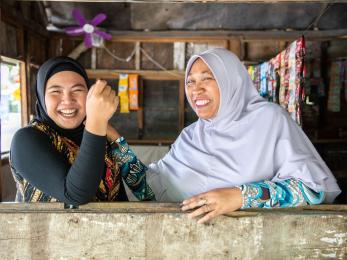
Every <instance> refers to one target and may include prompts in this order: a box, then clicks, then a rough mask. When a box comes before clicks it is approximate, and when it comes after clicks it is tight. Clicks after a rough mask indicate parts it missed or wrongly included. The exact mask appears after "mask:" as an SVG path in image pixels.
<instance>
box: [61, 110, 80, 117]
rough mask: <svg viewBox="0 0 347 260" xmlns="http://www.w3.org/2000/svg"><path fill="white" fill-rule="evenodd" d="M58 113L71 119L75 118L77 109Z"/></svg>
mask: <svg viewBox="0 0 347 260" xmlns="http://www.w3.org/2000/svg"><path fill="white" fill-rule="evenodd" d="M59 112H60V113H61V114H62V115H63V116H65V117H73V116H75V114H76V112H77V109H62V110H60V111H59Z"/></svg>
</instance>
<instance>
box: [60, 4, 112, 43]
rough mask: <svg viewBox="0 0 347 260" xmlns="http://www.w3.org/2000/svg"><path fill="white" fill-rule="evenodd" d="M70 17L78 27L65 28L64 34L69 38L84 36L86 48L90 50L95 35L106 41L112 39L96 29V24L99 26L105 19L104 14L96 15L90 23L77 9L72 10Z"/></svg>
mask: <svg viewBox="0 0 347 260" xmlns="http://www.w3.org/2000/svg"><path fill="white" fill-rule="evenodd" d="M72 15H73V17H74V18H75V20H76V21H77V22H78V24H79V25H80V26H79V27H69V28H66V29H65V32H66V33H67V34H69V35H71V36H77V35H82V34H84V45H85V46H86V47H87V48H90V47H92V46H93V36H95V35H97V36H99V37H101V38H103V39H106V40H111V39H112V36H111V35H110V34H108V33H106V32H103V31H100V30H98V29H97V27H96V26H97V25H98V24H100V23H101V22H103V21H104V20H105V19H106V18H107V16H106V15H105V14H103V13H100V14H98V15H97V16H95V17H94V18H93V20H91V21H90V22H89V21H87V20H86V19H85V18H84V17H83V15H82V14H81V11H80V10H78V9H74V10H73V11H72Z"/></svg>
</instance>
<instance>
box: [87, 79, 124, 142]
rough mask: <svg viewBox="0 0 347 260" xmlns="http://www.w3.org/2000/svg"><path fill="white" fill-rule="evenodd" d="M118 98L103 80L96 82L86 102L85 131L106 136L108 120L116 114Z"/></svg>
mask: <svg viewBox="0 0 347 260" xmlns="http://www.w3.org/2000/svg"><path fill="white" fill-rule="evenodd" d="M118 103H119V97H117V96H116V92H115V91H114V90H112V88H111V87H110V86H109V85H108V84H107V82H106V81H105V80H97V81H96V83H95V84H94V85H93V86H92V87H91V88H90V90H89V92H88V96H87V100H86V114H87V115H86V116H87V119H86V129H87V130H88V132H91V133H93V134H96V135H101V136H103V135H106V131H107V124H108V120H109V119H110V118H111V117H112V115H113V114H114V113H115V112H116V110H117V106H118Z"/></svg>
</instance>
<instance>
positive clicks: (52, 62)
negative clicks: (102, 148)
mask: <svg viewBox="0 0 347 260" xmlns="http://www.w3.org/2000/svg"><path fill="white" fill-rule="evenodd" d="M61 71H73V72H76V73H78V74H79V75H81V76H82V77H83V78H84V80H85V81H86V85H87V88H88V89H89V79H88V76H87V73H86V71H85V70H84V68H83V67H82V65H81V64H79V63H78V62H77V61H75V60H74V59H71V58H69V57H63V56H61V57H55V58H51V59H49V60H47V61H46V62H45V63H43V64H42V65H41V67H40V68H39V71H38V73H37V80H36V97H37V101H36V113H37V116H36V117H35V120H37V121H40V122H43V123H46V124H48V125H49V126H50V127H52V128H53V129H54V130H56V131H57V132H58V133H59V134H60V135H62V136H65V137H67V138H69V139H71V140H72V141H74V142H75V143H76V144H78V145H80V143H81V141H82V137H83V131H84V124H83V123H81V125H79V126H78V127H77V128H75V129H64V128H61V127H59V126H58V125H57V124H56V123H55V122H54V121H53V120H52V119H51V118H50V117H49V116H48V114H47V109H46V104H45V89H46V84H47V81H48V79H49V78H50V77H52V76H53V75H54V74H56V73H58V72H61Z"/></svg>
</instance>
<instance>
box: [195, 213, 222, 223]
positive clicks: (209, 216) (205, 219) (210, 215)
mask: <svg viewBox="0 0 347 260" xmlns="http://www.w3.org/2000/svg"><path fill="white" fill-rule="evenodd" d="M217 216H218V214H217V213H216V211H215V210H214V211H211V212H209V213H208V214H206V215H205V216H203V217H202V218H201V219H199V220H198V224H205V223H208V222H210V221H211V220H212V219H214V218H215V217H217Z"/></svg>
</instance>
